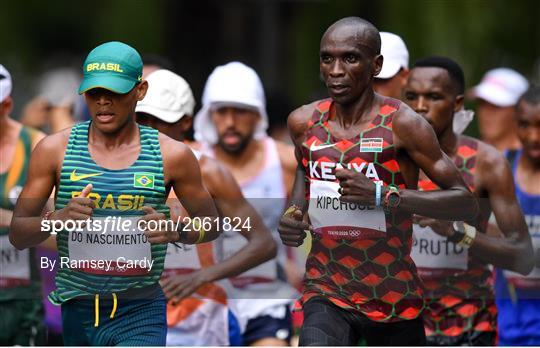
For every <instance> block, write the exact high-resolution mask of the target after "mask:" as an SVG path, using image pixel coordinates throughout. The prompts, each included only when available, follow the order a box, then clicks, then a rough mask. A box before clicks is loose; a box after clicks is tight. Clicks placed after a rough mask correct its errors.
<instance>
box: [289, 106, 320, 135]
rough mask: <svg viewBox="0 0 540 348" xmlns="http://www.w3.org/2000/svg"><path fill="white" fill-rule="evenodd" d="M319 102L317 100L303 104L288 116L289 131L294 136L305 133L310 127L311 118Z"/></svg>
mask: <svg viewBox="0 0 540 348" xmlns="http://www.w3.org/2000/svg"><path fill="white" fill-rule="evenodd" d="M319 102H320V101H315V102H313V103H310V104H307V105H303V106H301V107H299V108H298V109H296V110H294V111H293V112H291V113H290V114H289V117H288V118H287V126H288V127H289V132H290V133H291V136H293V138H297V137H298V136H299V135H302V134H304V132H305V131H306V130H307V129H308V127H309V125H308V123H309V120H310V119H311V117H312V115H313V112H314V111H315V108H316V107H317V104H318V103H319ZM293 140H294V139H293Z"/></svg>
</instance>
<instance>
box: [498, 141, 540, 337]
mask: <svg viewBox="0 0 540 348" xmlns="http://www.w3.org/2000/svg"><path fill="white" fill-rule="evenodd" d="M521 153H522V151H521V150H519V151H517V152H515V153H514V154H513V156H514V159H513V160H512V162H513V163H512V173H513V174H514V183H515V187H516V197H517V200H518V202H519V205H520V206H521V210H522V211H523V215H524V216H525V221H526V222H527V226H528V227H529V234H530V235H531V239H532V243H533V250H534V253H535V257H536V260H538V253H539V252H540V251H539V250H540V195H532V194H529V193H527V192H524V191H523V190H522V189H521V187H520V186H519V183H518V182H517V180H516V179H515V178H516V175H517V165H518V163H519V158H520V157H521ZM495 291H496V294H497V309H498V311H499V317H498V320H499V344H500V345H527V346H528V345H536V346H537V345H540V267H538V263H536V264H535V267H534V269H533V271H532V272H531V273H529V275H527V276H522V275H520V274H517V273H514V272H510V271H502V270H500V269H498V270H497V276H496V282H495Z"/></svg>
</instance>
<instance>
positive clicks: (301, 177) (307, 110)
mask: <svg viewBox="0 0 540 348" xmlns="http://www.w3.org/2000/svg"><path fill="white" fill-rule="evenodd" d="M314 105H315V103H312V104H310V105H305V106H302V107H300V108H298V109H296V110H295V111H293V112H292V113H291V114H290V115H289V118H288V119H287V126H288V128H289V133H290V135H291V139H292V141H293V144H294V155H295V158H296V162H297V166H296V172H295V178H294V184H293V190H292V194H291V199H290V203H289V207H292V206H296V207H297V208H299V209H297V210H296V211H294V212H291V211H289V209H287V211H289V213H287V214H283V216H282V217H281V219H280V221H279V226H278V231H279V236H280V238H281V241H282V242H283V244H285V245H287V246H291V247H298V246H300V245H302V243H303V242H304V239H305V238H306V232H305V231H306V230H309V229H310V226H309V224H308V223H307V222H305V221H303V220H304V214H305V213H306V211H307V209H308V202H307V200H306V196H305V176H306V173H305V170H304V166H303V165H302V152H301V146H302V145H301V144H302V140H303V137H304V135H305V132H306V130H307V123H308V121H309V118H310V115H312V113H313V110H314Z"/></svg>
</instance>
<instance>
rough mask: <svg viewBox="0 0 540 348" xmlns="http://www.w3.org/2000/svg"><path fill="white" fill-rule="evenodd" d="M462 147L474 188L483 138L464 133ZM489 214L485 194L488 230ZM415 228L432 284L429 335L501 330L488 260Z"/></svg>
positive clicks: (419, 258)
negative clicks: (479, 139)
mask: <svg viewBox="0 0 540 348" xmlns="http://www.w3.org/2000/svg"><path fill="white" fill-rule="evenodd" d="M457 146H458V147H457V151H456V156H455V159H454V163H455V165H456V167H457V168H458V169H459V171H460V173H461V175H462V176H463V179H464V181H465V183H466V184H467V185H468V187H469V189H470V190H471V191H474V189H475V187H474V173H475V170H476V166H477V151H478V140H476V139H473V138H469V137H466V136H460V137H459V138H458V144H457ZM418 188H419V190H423V191H429V190H437V189H439V187H438V186H437V185H436V184H435V183H433V182H432V181H431V180H429V179H426V180H420V181H419V183H418ZM489 214H490V208H489V207H486V205H485V199H484V200H482V201H481V202H480V217H479V218H478V220H477V222H476V223H475V225H476V226H475V227H476V228H477V229H478V231H479V232H485V230H486V227H487V220H488V217H489ZM413 229H414V238H413V249H412V251H411V255H412V257H413V260H414V262H415V264H416V267H417V268H418V274H419V275H420V277H421V278H422V280H423V282H424V285H425V289H426V292H425V299H426V310H425V312H424V323H425V327H426V336H428V337H430V336H445V337H454V338H456V339H459V338H460V337H461V335H462V334H465V333H471V332H474V331H476V332H490V331H495V330H496V327H497V323H496V319H497V308H496V307H495V303H494V300H493V289H492V281H493V279H492V277H491V274H492V273H491V271H490V270H489V268H488V265H486V264H485V263H483V262H482V261H480V260H479V259H477V258H475V257H473V255H469V253H468V249H465V248H462V247H460V246H458V245H456V244H454V243H452V242H450V241H448V240H447V238H446V237H443V236H440V235H438V234H437V233H435V232H434V231H433V230H432V229H431V228H429V227H425V228H422V227H420V226H418V225H416V224H415V225H414V226H413Z"/></svg>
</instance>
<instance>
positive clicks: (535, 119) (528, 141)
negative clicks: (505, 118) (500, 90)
mask: <svg viewBox="0 0 540 348" xmlns="http://www.w3.org/2000/svg"><path fill="white" fill-rule="evenodd" d="M517 121H518V137H519V140H521V143H522V144H523V150H524V152H525V153H526V155H527V156H528V157H529V158H530V159H531V160H533V161H534V162H535V163H536V164H539V165H540V104H536V105H531V104H529V103H527V102H525V101H521V102H520V103H519V104H518V107H517Z"/></svg>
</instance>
